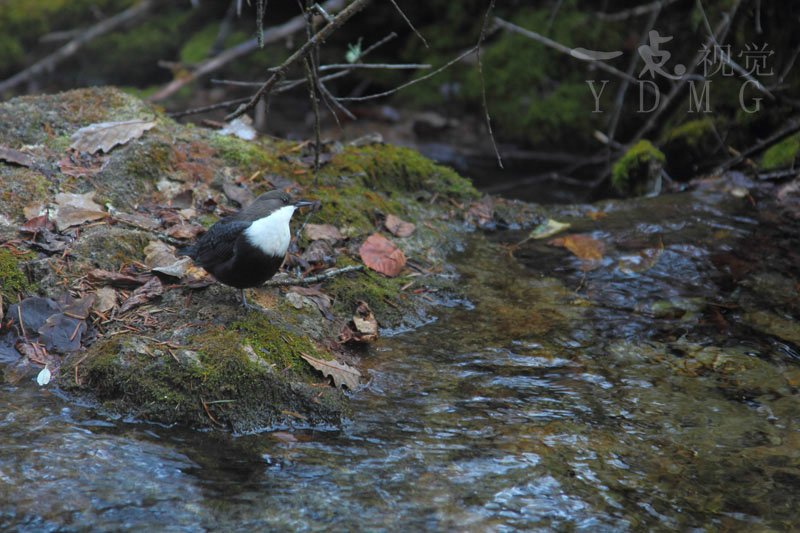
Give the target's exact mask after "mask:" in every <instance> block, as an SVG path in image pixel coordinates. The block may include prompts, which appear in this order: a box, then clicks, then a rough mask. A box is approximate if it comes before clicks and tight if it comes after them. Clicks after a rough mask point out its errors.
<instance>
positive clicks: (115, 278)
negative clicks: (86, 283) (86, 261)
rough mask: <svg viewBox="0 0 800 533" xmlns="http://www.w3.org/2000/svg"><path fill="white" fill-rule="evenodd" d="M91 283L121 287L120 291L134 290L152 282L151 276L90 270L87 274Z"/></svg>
mask: <svg viewBox="0 0 800 533" xmlns="http://www.w3.org/2000/svg"><path fill="white" fill-rule="evenodd" d="M87 275H88V276H89V279H90V280H91V281H96V282H99V283H107V284H108V285H111V286H114V287H119V288H120V289H134V288H136V287H139V286H140V285H142V284H143V283H146V282H147V281H149V280H150V278H151V276H146V277H139V276H131V275H129V274H118V273H116V272H110V271H108V270H100V269H99V268H98V269H95V270H90V271H89V273H88V274H87Z"/></svg>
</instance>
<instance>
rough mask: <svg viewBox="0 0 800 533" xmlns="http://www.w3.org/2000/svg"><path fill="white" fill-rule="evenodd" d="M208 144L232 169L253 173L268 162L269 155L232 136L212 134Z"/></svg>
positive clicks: (250, 143) (253, 145) (253, 144)
mask: <svg viewBox="0 0 800 533" xmlns="http://www.w3.org/2000/svg"><path fill="white" fill-rule="evenodd" d="M208 144H209V146H211V147H212V148H213V149H215V150H216V151H217V153H218V154H219V156H220V157H221V158H222V159H223V161H225V163H226V164H227V165H230V166H232V167H242V168H243V169H246V170H249V171H255V170H258V169H260V168H261V167H264V166H266V165H267V164H268V163H269V162H270V157H269V154H268V153H267V152H266V151H264V150H263V149H262V148H261V147H259V146H258V145H257V144H255V143H252V142H248V141H245V140H243V139H240V138H238V137H234V136H232V135H220V134H214V135H212V136H211V137H210V138H209V141H208Z"/></svg>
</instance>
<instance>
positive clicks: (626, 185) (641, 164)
mask: <svg viewBox="0 0 800 533" xmlns="http://www.w3.org/2000/svg"><path fill="white" fill-rule="evenodd" d="M665 160H666V158H665V157H664V154H663V153H662V152H661V151H660V150H658V148H656V147H655V146H653V144H652V143H651V142H650V141H648V140H645V139H642V140H641V141H639V142H638V143H636V144H634V145H633V146H632V147H630V148H629V149H628V151H627V152H625V155H623V156H622V157H621V158H620V159H619V160H618V161H617V162H616V163H615V164H614V168H613V169H612V170H611V184H612V185H613V186H614V188H615V189H616V190H617V191H619V192H620V193H621V194H628V195H641V194H645V193H646V192H648V184H650V183H651V182H652V180H653V179H654V178H656V177H657V176H655V175H656V174H657V173H658V172H660V169H661V167H662V166H663V164H664V162H665Z"/></svg>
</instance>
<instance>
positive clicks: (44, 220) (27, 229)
mask: <svg viewBox="0 0 800 533" xmlns="http://www.w3.org/2000/svg"><path fill="white" fill-rule="evenodd" d="M52 229H53V221H52V220H50V217H48V216H47V215H39V216H38V217H33V218H32V219H30V220H28V221H27V222H26V223H24V224H23V225H22V227H21V228H20V231H22V232H24V233H39V232H41V231H44V230H51V231H52Z"/></svg>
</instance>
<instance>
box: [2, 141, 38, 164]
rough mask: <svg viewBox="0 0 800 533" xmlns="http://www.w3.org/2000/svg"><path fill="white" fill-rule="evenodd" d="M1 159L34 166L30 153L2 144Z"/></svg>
mask: <svg viewBox="0 0 800 533" xmlns="http://www.w3.org/2000/svg"><path fill="white" fill-rule="evenodd" d="M0 159H2V160H3V161H7V162H8V163H14V164H16V165H21V166H23V167H30V166H33V159H31V157H30V156H29V155H28V154H25V153H22V152H18V151H17V150H12V149H11V148H4V147H2V146H0Z"/></svg>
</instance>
